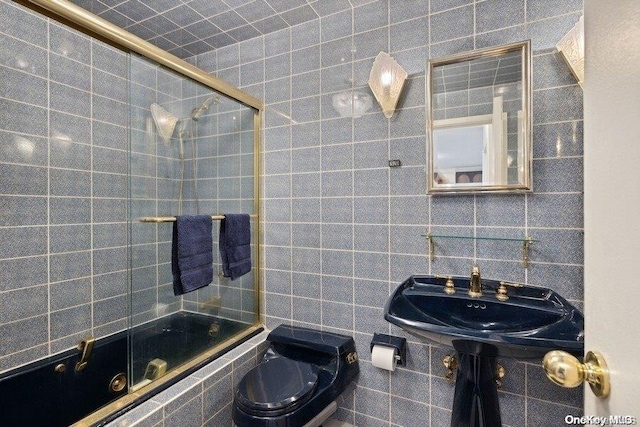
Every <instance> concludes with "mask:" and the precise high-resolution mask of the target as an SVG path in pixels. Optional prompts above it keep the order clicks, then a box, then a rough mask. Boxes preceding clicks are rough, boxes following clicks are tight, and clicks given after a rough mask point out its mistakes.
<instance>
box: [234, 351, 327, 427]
mask: <svg viewBox="0 0 640 427" xmlns="http://www.w3.org/2000/svg"><path fill="white" fill-rule="evenodd" d="M317 383H318V368H317V367H315V366H314V365H311V364H309V363H305V362H300V361H297V360H292V359H288V358H286V357H275V358H273V359H269V360H267V361H265V362H263V363H260V364H258V365H257V366H256V367H255V368H253V369H252V370H251V371H249V372H248V373H247V374H246V375H245V376H244V378H243V379H242V380H241V381H240V383H239V384H238V388H237V391H236V397H237V402H238V404H239V405H240V406H242V407H243V410H244V411H246V412H247V413H251V414H254V415H267V416H275V415H280V414H283V413H287V412H289V411H292V410H294V409H296V408H297V407H298V406H300V405H302V404H304V403H305V402H306V401H307V400H309V399H310V398H311V396H313V392H314V390H315V389H316V385H317Z"/></svg>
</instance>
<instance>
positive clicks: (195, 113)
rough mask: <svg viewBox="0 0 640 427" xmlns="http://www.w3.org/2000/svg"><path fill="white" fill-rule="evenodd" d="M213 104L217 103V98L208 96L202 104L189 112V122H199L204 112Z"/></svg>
mask: <svg viewBox="0 0 640 427" xmlns="http://www.w3.org/2000/svg"><path fill="white" fill-rule="evenodd" d="M213 102H215V103H216V104H217V103H218V102H219V101H218V98H217V97H213V96H210V97H209V98H207V99H205V100H204V102H203V103H202V104H200V105H199V106H198V107H196V108H194V109H193V110H191V120H193V121H194V122H197V121H198V120H200V119H201V118H202V115H203V114H204V112H205V111H207V110H208V109H209V107H210V106H211V104H212V103H213Z"/></svg>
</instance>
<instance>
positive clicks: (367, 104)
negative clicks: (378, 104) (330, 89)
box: [331, 90, 373, 117]
mask: <svg viewBox="0 0 640 427" xmlns="http://www.w3.org/2000/svg"><path fill="white" fill-rule="evenodd" d="M331 103H332V105H333V108H334V109H335V110H336V111H337V112H338V114H340V117H361V116H362V115H363V114H364V113H365V112H367V110H368V109H369V108H371V106H372V105H373V100H372V99H371V95H369V94H368V93H364V92H360V91H357V90H356V91H351V90H347V91H344V92H339V93H336V94H335V95H333V96H332V97H331Z"/></svg>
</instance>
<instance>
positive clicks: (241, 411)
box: [233, 325, 360, 427]
mask: <svg viewBox="0 0 640 427" xmlns="http://www.w3.org/2000/svg"><path fill="white" fill-rule="evenodd" d="M267 340H268V341H269V342H270V344H271V345H270V346H269V349H268V350H267V352H266V354H265V355H264V357H263V359H262V361H261V362H260V363H259V364H258V365H257V366H256V367H255V368H253V369H252V370H251V371H249V372H248V373H247V374H246V375H245V376H244V378H242V380H241V381H240V383H239V384H238V387H237V389H236V393H235V396H234V399H233V422H234V423H235V424H236V425H237V426H238V427H302V426H304V427H318V426H320V425H321V424H322V422H323V421H325V420H326V419H327V418H328V417H329V416H330V415H331V414H332V413H333V412H334V411H335V410H336V408H337V403H336V402H335V400H336V399H337V398H338V396H339V395H340V394H341V393H342V392H343V391H344V390H345V389H346V388H347V386H348V385H349V384H350V383H351V382H352V381H353V380H354V379H355V378H356V377H357V376H358V373H359V372H360V368H359V365H358V355H357V353H356V347H355V343H354V342H353V338H352V337H349V336H345V335H339V334H333V333H329V332H321V331H316V330H313V329H307V328H299V327H294V326H286V325H280V326H278V327H277V328H275V329H274V330H273V331H271V333H270V334H269V336H268V337H267Z"/></svg>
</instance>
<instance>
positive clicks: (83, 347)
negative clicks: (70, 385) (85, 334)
mask: <svg viewBox="0 0 640 427" xmlns="http://www.w3.org/2000/svg"><path fill="white" fill-rule="evenodd" d="M95 340H96V339H95V338H93V337H89V338H85V339H83V340H82V341H80V342H79V343H78V350H80V351H81V352H82V357H80V361H79V362H78V363H76V372H80V371H82V370H83V369H84V368H86V367H87V364H88V363H89V356H91V352H92V351H93V343H94V342H95Z"/></svg>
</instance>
